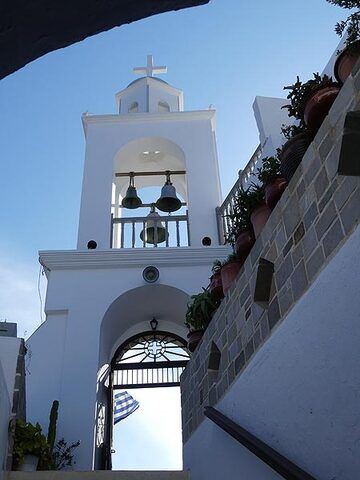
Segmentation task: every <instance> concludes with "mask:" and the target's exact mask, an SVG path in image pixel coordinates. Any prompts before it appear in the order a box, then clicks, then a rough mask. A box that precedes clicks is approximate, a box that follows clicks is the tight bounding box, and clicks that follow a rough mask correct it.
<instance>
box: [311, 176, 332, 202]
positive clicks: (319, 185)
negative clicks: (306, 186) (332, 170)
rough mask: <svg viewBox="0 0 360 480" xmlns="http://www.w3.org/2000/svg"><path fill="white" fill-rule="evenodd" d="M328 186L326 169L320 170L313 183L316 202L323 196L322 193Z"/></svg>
mask: <svg viewBox="0 0 360 480" xmlns="http://www.w3.org/2000/svg"><path fill="white" fill-rule="evenodd" d="M328 185H329V179H328V176H327V174H326V169H325V168H322V169H321V170H320V172H319V173H318V175H317V177H316V178H315V182H314V187H315V193H316V198H317V200H319V199H320V198H321V197H322V196H323V194H324V192H325V191H326V189H327V188H328Z"/></svg>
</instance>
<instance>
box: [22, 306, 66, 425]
mask: <svg viewBox="0 0 360 480" xmlns="http://www.w3.org/2000/svg"><path fill="white" fill-rule="evenodd" d="M66 324H67V312H66V311H62V312H61V311H60V312H54V313H48V314H47V319H46V321H45V322H44V323H43V324H42V325H41V326H40V327H39V328H38V329H37V330H36V331H35V332H34V333H33V334H32V335H31V337H30V338H29V339H28V340H27V342H26V347H27V350H28V351H27V356H26V357H27V374H26V395H27V400H26V413H27V419H28V420H29V421H31V422H39V423H40V425H41V426H42V428H43V430H44V431H45V432H47V428H48V423H49V415H50V410H51V405H52V402H53V401H54V400H60V398H61V384H62V380H61V376H62V370H63V369H62V367H63V355H64V342H65V338H66ZM61 412H62V405H61V402H60V407H59V415H60V416H61Z"/></svg>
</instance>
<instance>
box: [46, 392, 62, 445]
mask: <svg viewBox="0 0 360 480" xmlns="http://www.w3.org/2000/svg"><path fill="white" fill-rule="evenodd" d="M58 410H59V401H58V400H54V401H53V403H52V406H51V411H50V417H49V428H48V435H47V442H48V444H49V448H50V452H51V453H52V451H53V449H54V444H55V438H56V423H57V419H58Z"/></svg>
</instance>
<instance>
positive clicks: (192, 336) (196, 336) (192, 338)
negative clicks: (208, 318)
mask: <svg viewBox="0 0 360 480" xmlns="http://www.w3.org/2000/svg"><path fill="white" fill-rule="evenodd" d="M203 335H204V331H203V330H194V331H192V332H189V333H188V336H187V338H188V349H189V351H190V352H194V351H195V348H196V347H197V346H198V345H199V343H200V341H201V339H202V337H203Z"/></svg>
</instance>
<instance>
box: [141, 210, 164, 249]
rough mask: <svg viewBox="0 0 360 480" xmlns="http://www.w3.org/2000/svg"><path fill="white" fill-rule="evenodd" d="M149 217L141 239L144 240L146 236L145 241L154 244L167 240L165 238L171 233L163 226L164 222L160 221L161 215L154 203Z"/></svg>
mask: <svg viewBox="0 0 360 480" xmlns="http://www.w3.org/2000/svg"><path fill="white" fill-rule="evenodd" d="M147 218H148V220H146V228H145V230H142V231H141V233H140V238H141V240H142V241H144V237H145V242H146V243H151V244H152V245H155V244H156V245H157V244H158V243H163V242H165V240H166V239H167V238H168V237H169V234H168V232H167V231H166V229H165V228H164V227H163V224H162V223H161V222H160V221H159V220H160V218H161V217H160V215H159V214H158V213H157V212H155V204H154V203H153V204H152V205H151V210H150V213H149V215H148V216H147ZM155 228H156V231H157V235H156V236H157V238H155Z"/></svg>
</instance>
